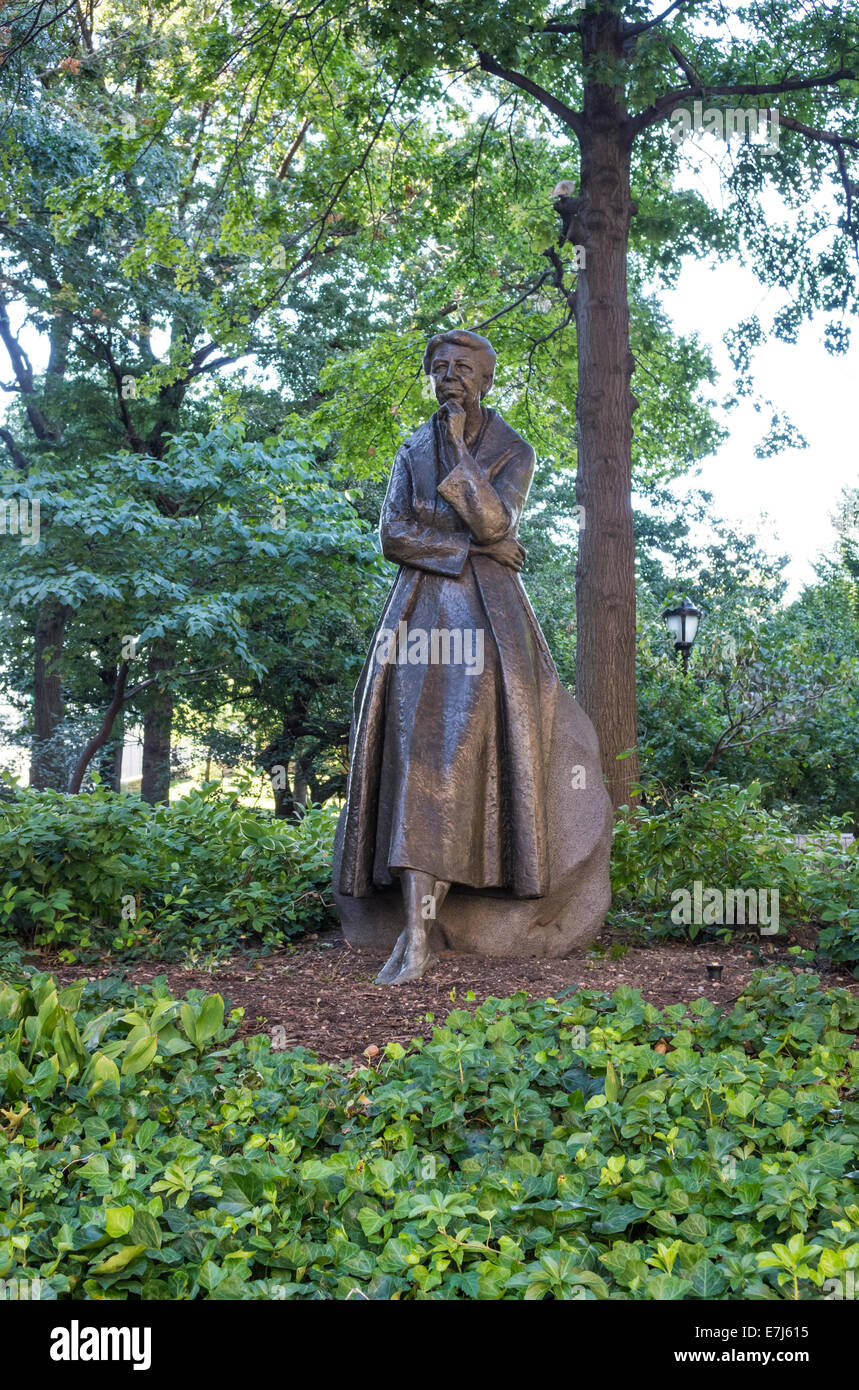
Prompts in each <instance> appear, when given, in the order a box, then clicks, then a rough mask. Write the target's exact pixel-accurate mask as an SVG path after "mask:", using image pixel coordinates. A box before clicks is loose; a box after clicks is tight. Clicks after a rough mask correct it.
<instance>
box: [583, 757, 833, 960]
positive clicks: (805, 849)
mask: <svg viewBox="0 0 859 1390" xmlns="http://www.w3.org/2000/svg"><path fill="white" fill-rule="evenodd" d="M844 829H845V824H844V818H841V819H838V818H833V819H832V820H830V821H828V822H821V823H820V825H819V826H818V827H817V830H816V831H815V832H813V833H811V834H810V835H809V837H808V840H807V842H806V843H805V844H803V845H799V844H798V843H797V840H796V836H795V834H794V831H793V829H792V817H791V815H790V812H789V809H786V810H785V812H783V813H780V812H779V811H777V810H765V809H764V808H763V806H762V805H761V787H760V785H759V784H757V783H753V784H752V785H751V786H750V787H738V786H733V785H731V784H729V783H726V782H724V781H721V780H719V779H715V778H714V779H709V780H707V781H704V782H702V783H701V785H700V786H699V787H698V788H696V789H695V790H694V791H691V792H687V793H684V794H683V795H680V796H677V797H674V798H672V799H671V800H670V801H669V800H662V799H661V798H660V797H659V796H658V794H657V793H656V791H655V789H650V794H649V799H648V801H647V804H646V805H644V806H643V807H642V808H641V809H640V811H639V813H638V814H637V815H636V816H635V817H632V818H629V819H620V820H619V821H618V822H617V824H616V826H615V833H614V844H613V847H612V893H613V901H612V917H611V920H612V921H613V922H614V923H615V924H616V925H618V926H634V927H638V928H639V929H641V930H644V931H646V932H647V933H648V934H653V935H655V936H686V935H688V936H690V937H693V938H694V937H695V936H697V935H699V934H700V933H702V932H704V933H709V934H710V935H713V936H716V935H718V936H722V937H730V936H731V934H732V933H731V930H730V928H723V927H719V926H710V927H707V926H705V925H702V924H694V923H693V924H692V925H690V926H689V927H688V928H687V927H686V926H684V925H682V924H681V925H678V924H677V923H676V922H674V921H673V920H672V916H671V914H672V910H673V908H674V906H675V901H673V900H672V896H671V895H672V892H674V891H675V890H677V889H685V890H686V891H687V892H691V890H692V888H693V884H694V883H695V881H696V880H697V881H699V882H700V883H702V884H703V885H704V887H708V888H714V889H718V890H719V891H720V892H722V893H724V892H725V891H726V890H727V889H739V888H753V889H756V890H757V889H766V890H769V891H771V890H773V889H777V890H778V893H779V916H780V921H781V928H782V931H783V930H784V926H785V924H788V923H797V922H798V923H812V924H816V925H818V926H819V927H820V931H819V935H818V944H819V948H820V950H821V951H822V952H825V953H826V954H827V955H829V956H831V957H832V959H833V960H836V961H840V962H844V963H846V964H851V965H857V964H859V842H856V841H854V842H853V843H852V844H848V845H842V844H841V841H840V832H842V831H843V830H844Z"/></svg>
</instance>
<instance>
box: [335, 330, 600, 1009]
mask: <svg viewBox="0 0 859 1390" xmlns="http://www.w3.org/2000/svg"><path fill="white" fill-rule="evenodd" d="M494 364H495V354H494V351H493V349H492V348H491V346H490V344H489V343H488V342H487V340H486V339H485V338H481V337H480V336H479V335H477V334H473V333H467V332H464V331H454V332H452V333H447V334H442V335H439V336H438V337H436V338H434V339H432V340H431V341H430V343H429V344H428V347H427V353H426V357H425V360H424V365H425V368H426V369H427V370H428V372H429V373H430V375H431V377H432V379H433V382H434V385H435V391H436V396H437V399H438V401H439V407H440V408H439V410H438V411H437V412H436V414H435V415H433V416H432V417H431V419H429V420H428V421H426V422H425V423H424V424H423V425H421V426H420V427H419V428H418V429H417V430H416V431H415V433H414V434H413V435H412V436H411V437H410V438H409V439H408V440H407V441H406V443H405V444H404V445H403V446H402V447H401V448H400V449H399V451H398V453H397V456H396V458H395V460H394V466H393V469H392V472H391V478H390V482H389V485H388V491H387V495H386V497H385V502H384V505H383V508H382V515H381V521H380V537H381V543H382V550H383V553H384V554H385V556H386V557H387V558H388V559H390V560H394V561H396V562H397V563H399V565H400V570H399V573H398V575H397V578H396V580H395V581H394V584H393V587H392V589H391V592H390V595H389V597H388V600H387V603H386V605H385V609H384V612H383V614H382V617H381V619H380V622H379V625H378V628H377V630H376V634H375V636H374V639H373V642H372V644H371V648H370V652H369V655H368V657H367V660H366V662H365V665H364V669H363V672H362V674H361V678H360V680H359V682H358V685H357V687H356V691H355V705H354V717H353V723H352V734H351V740H350V743H351V761H350V772H349V782H348V789H347V799H346V806H345V807H344V812H343V816H342V818H341V827H340V833H339V835H338V846H337V856H336V864H335V880H334V887H335V891H336V894H337V899H338V904H339V905H340V907H341V916H342V917H343V922H344V929H345V930H346V934H347V937H349V935H350V931H349V924H350V921H354V919H355V915H356V914H355V911H354V910H352V911H350V910H349V900H350V899H353V900H359V901H360V900H365V901H366V900H371V901H372V900H373V899H378V898H379V895H382V898H383V900H384V901H385V902H386V904H387V905H388V908H390V904H391V896H390V890H391V889H392V888H394V887H395V885H399V889H400V890H401V896H400V893H397V895H396V896H397V898H398V899H399V901H400V903H401V907H400V913H401V914H402V912H403V910H404V912H405V926H404V927H403V930H402V931H401V933H400V934H399V937H398V940H397V941H396V943H395V944H394V949H393V952H392V954H391V957H390V959H389V961H388V962H387V964H386V966H385V967H384V968H383V970H382V972H381V973H380V976H379V979H380V980H381V981H383V982H385V983H402V982H404V981H405V980H409V979H414V978H416V977H417V976H418V975H420V974H421V973H422V972H423V971H424V969H425V968H426V966H427V964H428V962H429V960H430V954H431V946H432V940H433V929H434V927H435V926H436V925H440V923H439V919H440V914H441V910H442V905H443V903H444V902H445V899H446V898H447V895H448V893H449V892H450V890H451V887H452V886H453V893H452V894H451V898H450V907H449V909H448V915H449V912H450V910H452V908H453V902H454V898H456V897H458V898H460V899H461V898H462V895H463V894H464V893H465V894H469V893H470V894H471V895H477V896H478V897H480V896H481V895H486V894H487V893H488V894H490V895H491V901H492V902H493V903H494V905H495V907H494V913H495V916H496V918H497V919H498V927H499V930H498V933H497V934H498V936H499V937H500V938H503V939H505V940H506V939H507V937H508V936H509V933H505V932H504V931H503V930H502V929H501V924H500V919H501V917H502V916H503V914H504V912H505V900H509V901H511V902H516V901H517V900H531V899H534V900H540V899H546V898H547V897H550V898H551V897H552V890H553V888H554V887H555V886H556V884H557V881H558V872H557V870H558V869H559V856H558V847H557V846H555V848H554V851H553V850H552V834H551V833H550V820H552V819H555V820H556V819H557V816H554V817H553V807H552V806H551V805H550V799H553V800H557V797H558V796H559V795H561V796H567V797H570V798H574V797H575V796H576V795H580V796H581V794H582V793H588V792H589V793H590V801H591V802H592V803H593V806H592V809H593V810H594V811H595V812H596V822H595V823H596V824H597V826H598V829H599V830H601V831H602V834H601V835H598V836H597V839H600V840H603V839H604V833H605V824H606V822H607V819H608V818H607V814H606V813H607V807H608V799H607V797H606V794H605V792H604V790H603V787H602V781H601V777H600V773H599V759H598V753H597V750H596V743H595V739H594V738H593V731H592V729H590V725H589V723H588V721H587V720H586V718H585V716H584V714H583V712H582V711H581V710H580V709H579V707H578V706H576V705H575V702H574V701H572V700H571V697H570V696H569V695H568V694H567V693H566V692H565V691H563V689H562V687H561V685H560V682H559V679H558V674H557V671H556V669H555V665H554V662H553V661H552V657H551V655H550V653H549V649H548V647H547V645H546V641H545V639H544V637H543V634H542V632H541V631H540V627H539V625H538V623H537V620H536V618H535V616H534V613H533V611H532V609H531V605H530V603H529V602H528V598H527V595H526V593H525V590H524V587H523V585H522V581H521V578H520V575H519V571H520V570H521V568H522V565H523V562H524V558H525V552H524V550H523V548H522V546H521V545H520V544H519V541H518V528H519V521H520V518H521V515H522V509H523V507H524V504H525V500H526V498H527V495H528V489H529V487H530V484H531V478H532V475H533V471H534V461H535V456H534V451H533V449H532V448H531V447H530V445H528V444H526V442H525V441H524V440H523V439H522V438H521V437H520V436H519V435H518V434H517V433H516V431H515V430H513V429H511V428H510V426H509V425H508V424H506V423H505V421H504V420H503V419H502V418H501V416H500V415H499V414H498V413H497V412H496V411H494V410H492V409H489V408H488V407H486V406H485V405H484V404H483V397H484V395H485V394H486V392H487V391H488V389H489V386H490V385H491V382H492V377H493V372H494ZM559 697H560V698H561V700H562V704H563V707H564V708H563V714H564V721H565V722H564V721H562V722H564V728H565V729H566V724H567V723H568V722H569V714H570V707H571V706H573V707H574V712H575V714H576V716H577V719H578V725H579V727H577V729H576V730H575V731H574V741H575V738H578V741H579V744H580V745H581V747H580V748H579V752H578V754H577V755H576V756H578V757H581V758H585V762H586V763H589V764H590V766H589V768H588V767H586V766H585V763H582V762H579V763H576V764H574V765H573V766H575V767H578V768H580V769H582V771H581V773H580V776H579V781H580V782H581V781H582V780H584V782H585V784H586V783H587V780H588V772H589V773H590V780H591V783H592V784H593V783H595V784H596V785H591V787H590V788H588V787H587V785H579V786H576V785H575V777H574V776H572V775H571V776H570V777H569V778H568V779H567V780H568V785H567V786H566V787H562V788H559V787H557V786H555V787H554V788H553V787H552V786H551V782H552V778H551V777H550V760H551V759H552V758H553V757H554V756H556V755H557V753H558V752H559V750H560V748H561V746H562V745H564V744H565V743H566V744H569V742H570V740H569V737H567V734H569V733H570V732H571V731H569V730H567V731H566V733H565V732H564V731H563V730H561V731H558V729H557V724H558V720H557V718H556V715H557V713H558V711H557V706H558V701H559ZM585 726H587V727H585ZM553 745H554V746H553ZM577 746H578V745H577ZM569 751H570V748H569V747H568V748H567V752H568V753H569ZM554 809H555V810H557V808H554ZM578 809H579V810H581V809H582V807H581V805H580V806H579V807H578ZM591 820H593V817H591ZM608 824H609V827H610V821H609V822H608ZM609 833H610V828H609ZM589 838H590V837H588V836H587V835H586V836H585V837H584V840H585V841H588V840H589ZM587 848H588V854H587V855H585V858H588V857H589V856H590V859H591V861H592V855H590V850H591V846H590V845H589V844H588V846H587ZM581 849H582V845H579V846H578V847H576V846H572V845H571V846H570V847H569V855H568V856H567V857H568V858H571V862H576V863H579V864H580V863H581V862H582V854H581V852H580V851H581ZM603 857H604V856H603ZM560 858H561V859H563V858H564V855H563V854H561V856H560ZM553 861H554V863H553ZM589 872H590V876H591V878H593V872H594V863H593V862H590V863H589ZM598 896H599V895H598ZM603 896H604V895H603ZM591 897H593V894H591ZM344 905H345V910H344ZM380 905H381V903H380ZM604 911H605V906H603V908H602V913H603V914H604ZM358 915H359V916H360V911H359V913H358ZM520 915H521V914H520ZM591 915H593V914H591ZM601 920H602V919H601V916H600V921H601ZM401 921H402V917H401ZM598 928H599V922H598V923H597V924H596V930H598ZM489 930H490V931H491V925H490V926H489ZM438 939H439V933H438V931H436V932H435V940H436V941H438ZM441 939H442V940H445V939H447V938H445V935H444V932H443V931H442V936H441ZM517 953H518V952H517ZM535 953H536V954H550V953H551V954H558V953H559V952H557V951H551V952H548V951H545V950H537V951H536V952H535Z"/></svg>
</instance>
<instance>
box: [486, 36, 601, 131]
mask: <svg viewBox="0 0 859 1390" xmlns="http://www.w3.org/2000/svg"><path fill="white" fill-rule="evenodd" d="M477 57H478V60H479V62H480V66H481V68H482V69H483V71H484V72H491V73H492V75H493V76H494V77H501V78H503V79H504V81H505V82H510V83H511V84H512V85H513V86H514V87H519V88H521V90H522V91H523V92H527V93H528V94H529V96H532V97H534V98H535V99H536V100H537V101H539V102H540V104H541V106H545V108H546V110H547V111H551V112H552V115H553V116H557V117H558V120H559V121H562V122H563V124H564V125H565V126H568V127H569V129H570V130H572V131H574V132H575V134H576V135H578V136H581V135H582V134H584V129H585V125H584V120H583V118H582V116H581V114H580V113H579V112H578V111H574V110H573V108H572V107H571V106H567V105H566V104H565V103H564V102H563V101H559V100H558V98H557V97H553V96H552V94H551V92H547V91H546V90H545V88H544V87H539V86H538V85H537V83H536V82H532V80H531V78H530V77H525V76H524V74H523V73H521V72H514V71H513V70H512V68H504V67H502V66H501V64H500V63H497V62H496V61H495V59H494V58H493V57H492V55H491V54H490V53H484V52H480V51H479V50H478V53H477Z"/></svg>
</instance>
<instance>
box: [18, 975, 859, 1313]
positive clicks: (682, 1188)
mask: <svg viewBox="0 0 859 1390" xmlns="http://www.w3.org/2000/svg"><path fill="white" fill-rule="evenodd" d="M223 1019H224V1004H223V1001H222V1000H221V999H220V997H219V996H217V995H215V996H212V997H211V998H209V999H205V1000H204V999H203V998H202V997H200V996H196V997H192V998H191V1001H190V1002H188V1003H186V1004H184V1005H180V1004H179V1003H178V1002H177V1001H175V1000H173V999H171V998H170V996H169V994H168V992H167V990H166V988H165V987H164V985H163V983H159V982H156V983H155V985H154V986H153V987H152V988H145V989H138V991H137V992H136V994H135V995H133V996H132V994H131V992H130V991H129V989H128V987H126V986H123V985H121V984H119V983H118V981H117V980H116V979H115V978H114V979H112V980H109V981H101V982H99V983H97V984H87V985H85V986H84V985H83V984H76V985H74V986H72V987H70V988H67V989H65V990H62V991H61V992H59V993H57V991H56V989H55V986H54V982H53V980H52V979H51V978H50V977H48V976H39V977H36V978H34V979H33V980H32V981H31V983H30V984H29V986H28V987H23V986H20V985H19V986H16V987H14V988H13V987H11V986H9V985H6V986H0V1091H2V1092H4V1093H5V1099H4V1100H3V1110H2V1111H0V1127H2V1130H3V1135H2V1138H3V1144H2V1147H0V1278H2V1279H4V1280H7V1281H8V1280H11V1279H19V1280H20V1279H27V1280H28V1281H30V1287H32V1280H34V1279H37V1278H38V1279H40V1280H41V1281H42V1287H41V1291H40V1292H41V1296H42V1297H45V1298H66V1297H69V1296H71V1297H74V1298H99V1299H101V1298H140V1297H143V1298H146V1299H180V1300H181V1299H193V1298H210V1297H211V1298H221V1299H223V1298H231V1299H237V1298H239V1299H270V1298H287V1299H318V1298H335V1299H346V1298H353V1297H362V1298H375V1299H385V1300H386V1299H392V1298H418V1299H421V1298H444V1299H473V1298H477V1299H500V1298H507V1299H522V1298H524V1299H540V1298H545V1297H549V1298H579V1297H580V1298H584V1299H594V1298H600V1299H602V1298H617V1299H660V1300H662V1299H736V1298H742V1299H793V1298H799V1299H808V1298H821V1297H836V1296H839V1293H840V1294H841V1295H843V1294H844V1291H845V1289H846V1290H847V1291H848V1293H849V1288H850V1286H851V1281H852V1279H853V1278H854V1277H855V1276H853V1275H850V1276H849V1277H848V1275H847V1272H848V1271H853V1270H855V1269H856V1268H857V1267H859V1189H857V1179H859V1171H857V1170H856V1167H855V1165H856V1153H857V1145H859V1104H857V1101H856V1095H857V1091H856V1086H857V1081H859V1054H857V1053H856V1052H855V1051H853V1052H851V1050H850V1049H851V1043H852V1041H853V1038H852V1034H851V1030H854V1029H855V1028H856V1025H857V1023H859V1002H857V1001H856V1000H855V999H853V998H851V997H850V995H849V994H848V993H847V992H846V991H843V990H835V991H831V992H830V993H828V994H826V993H824V992H822V991H821V990H820V983H819V980H818V979H817V978H816V977H813V976H803V975H801V976H797V977H794V976H792V975H791V974H790V973H789V972H780V973H773V974H770V975H766V974H760V973H759V974H757V975H756V976H755V978H754V980H753V981H752V982H751V984H750V985H749V986H748V988H747V989H746V991H745V993H744V994H743V995H742V996H741V997H740V999H739V1000H738V1001H737V1003H736V1004H735V1006H734V1008H733V1010H732V1011H731V1013H730V1014H729V1015H727V1016H725V1015H723V1014H722V1013H721V1012H720V1011H719V1009H718V1008H716V1007H715V1006H714V1005H713V1004H711V1003H708V1002H707V1001H705V1000H701V1001H699V1002H698V1003H696V1004H694V1005H693V1006H692V1008H691V1009H690V1010H689V1011H688V1012H687V1010H686V1006H685V1005H682V1004H681V1005H674V1006H672V1007H671V1008H668V1009H666V1010H665V1011H664V1012H661V1013H660V1011H659V1010H658V1009H656V1008H653V1007H652V1006H650V1005H645V1004H644V1003H643V1002H642V999H641V996H640V994H639V993H638V992H636V991H633V990H630V989H625V988H624V989H619V990H617V991H616V992H615V994H614V995H613V996H612V998H611V999H608V998H607V997H605V996H603V995H598V994H596V993H592V992H588V991H583V992H581V993H578V994H576V995H573V996H572V997H570V998H565V999H561V1000H558V1001H554V1000H546V1001H541V1002H539V1003H530V1004H529V1003H528V1002H527V1001H526V999H525V997H524V996H523V995H516V996H514V997H513V998H512V999H507V1000H488V1001H487V1002H486V1003H485V1004H484V1005H482V1006H481V1007H480V1008H478V1009H477V1010H476V1013H475V1014H474V1016H473V1017H472V1016H470V1015H469V1013H468V1012H466V1011H465V1010H463V1009H457V1010H455V1011H454V1012H453V1013H452V1014H451V1015H450V1016H449V1017H448V1019H447V1021H446V1023H445V1024H444V1025H442V1026H439V1027H432V1026H430V1025H431V1023H432V1020H431V1018H430V1017H428V1018H427V1024H428V1029H427V1032H428V1037H427V1039H426V1040H425V1041H421V1042H417V1043H416V1044H414V1045H413V1046H412V1047H411V1048H409V1049H408V1050H405V1049H403V1048H402V1047H400V1046H399V1045H397V1044H392V1043H389V1044H388V1045H387V1046H386V1047H383V1048H382V1049H381V1051H379V1052H378V1053H377V1055H376V1058H375V1062H374V1065H373V1066H370V1065H366V1066H360V1067H357V1068H355V1067H350V1066H348V1065H343V1066H333V1065H322V1064H320V1063H319V1062H318V1061H317V1060H316V1059H315V1057H314V1056H313V1055H312V1054H311V1053H310V1052H307V1051H303V1050H298V1051H291V1052H273V1051H272V1049H271V1043H270V1040H269V1038H268V1037H266V1036H257V1037H254V1038H250V1039H248V1040H246V1041H233V1042H230V1041H229V1038H228V1032H229V1026H231V1025H229V1026H227V1027H225V1026H224V1022H223ZM235 1021H236V1020H235V1019H233V1020H232V1021H231V1023H235ZM829 1281H831V1282H829Z"/></svg>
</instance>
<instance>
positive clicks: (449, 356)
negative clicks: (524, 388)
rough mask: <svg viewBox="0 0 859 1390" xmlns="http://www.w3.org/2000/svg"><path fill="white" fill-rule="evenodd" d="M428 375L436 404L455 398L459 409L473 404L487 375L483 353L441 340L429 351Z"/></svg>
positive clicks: (475, 403) (478, 397) (481, 391)
mask: <svg viewBox="0 0 859 1390" xmlns="http://www.w3.org/2000/svg"><path fill="white" fill-rule="evenodd" d="M430 376H431V377H432V381H433V385H434V387H435V397H436V400H437V401H438V403H439V405H444V403H445V401H456V403H457V404H458V405H461V406H462V408H463V410H467V409H468V407H469V406H474V405H477V404H478V403H479V401H480V397H481V396H482V394H483V392H484V391H485V389H486V387H487V385H488V383H489V380H490V378H491V371H490V372H487V364H486V354H485V353H483V352H478V351H476V350H475V349H474V348H469V347H459V346H457V344H456V343H441V344H440V346H439V347H438V348H437V349H436V351H435V352H434V353H433V358H432V362H431V363H430Z"/></svg>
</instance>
